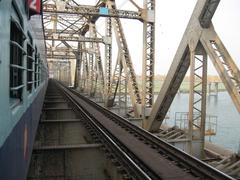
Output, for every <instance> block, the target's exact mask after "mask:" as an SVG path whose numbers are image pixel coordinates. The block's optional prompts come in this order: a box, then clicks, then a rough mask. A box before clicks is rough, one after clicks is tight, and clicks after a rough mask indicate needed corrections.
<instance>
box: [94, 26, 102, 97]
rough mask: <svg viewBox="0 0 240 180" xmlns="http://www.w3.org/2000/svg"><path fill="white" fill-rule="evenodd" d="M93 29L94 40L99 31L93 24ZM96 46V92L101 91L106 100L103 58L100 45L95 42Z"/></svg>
mask: <svg viewBox="0 0 240 180" xmlns="http://www.w3.org/2000/svg"><path fill="white" fill-rule="evenodd" d="M92 28H93V38H97V30H96V25H95V24H92ZM93 44H94V52H95V61H96V62H95V64H96V71H95V78H96V80H95V83H96V84H95V87H96V88H97V89H95V91H99V94H100V95H101V96H102V99H104V89H105V82H104V73H103V66H102V58H101V53H100V46H99V43H97V42H95V43H93Z"/></svg>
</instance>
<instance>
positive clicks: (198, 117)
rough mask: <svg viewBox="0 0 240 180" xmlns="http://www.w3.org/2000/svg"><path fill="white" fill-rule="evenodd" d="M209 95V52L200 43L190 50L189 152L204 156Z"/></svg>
mask: <svg viewBox="0 0 240 180" xmlns="http://www.w3.org/2000/svg"><path fill="white" fill-rule="evenodd" d="M206 95H207V54H206V51H205V49H204V48H203V47H202V45H201V44H200V43H199V44H198V46H197V48H196V49H195V50H193V49H191V52H190V94H189V126H188V135H189V140H190V142H189V153H191V154H192V155H194V156H196V157H198V158H200V159H202V158H204V137H205V120H206Z"/></svg>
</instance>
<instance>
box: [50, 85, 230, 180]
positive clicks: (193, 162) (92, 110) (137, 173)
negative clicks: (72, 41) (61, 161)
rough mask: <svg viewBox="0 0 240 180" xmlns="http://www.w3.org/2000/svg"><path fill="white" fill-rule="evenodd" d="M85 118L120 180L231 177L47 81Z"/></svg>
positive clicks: (76, 93)
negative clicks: (117, 172)
mask: <svg viewBox="0 0 240 180" xmlns="http://www.w3.org/2000/svg"><path fill="white" fill-rule="evenodd" d="M50 83H51V84H52V85H53V86H56V88H57V89H59V90H60V92H61V93H62V95H63V96H65V98H66V99H68V101H69V102H70V103H71V104H72V105H73V107H74V109H75V111H76V112H78V113H79V114H80V116H82V117H83V118H84V119H85V120H84V121H83V124H84V126H85V127H86V128H87V129H88V131H89V133H90V134H91V136H92V137H93V139H94V140H95V142H96V143H101V144H103V147H102V149H103V151H104V152H105V154H106V156H107V158H108V159H111V161H112V162H113V164H114V165H115V166H116V167H117V169H118V170H119V172H121V174H123V177H124V179H232V178H231V177H230V176H228V175H226V174H224V173H222V172H220V171H218V170H216V169H214V168H212V167H211V166H209V165H207V164H205V163H203V162H202V161H200V160H198V159H196V158H194V157H192V156H189V155H188V154H186V153H184V152H183V151H181V150H178V149H176V148H175V147H174V146H172V145H170V144H168V143H166V142H164V141H162V140H161V139H159V138H158V137H156V136H154V135H152V134H150V133H149V132H147V131H145V130H143V129H141V128H139V127H137V126H135V125H133V124H131V123H129V122H128V121H127V120H126V119H124V118H122V117H120V116H118V115H116V114H114V113H112V112H111V111H109V110H107V109H105V108H103V107H101V106H99V105H97V104H96V103H94V102H92V101H91V100H89V99H88V98H86V97H84V96H82V95H80V94H79V93H78V92H77V91H75V90H73V89H70V88H67V87H65V86H64V85H63V84H60V83H59V82H57V81H54V80H50Z"/></svg>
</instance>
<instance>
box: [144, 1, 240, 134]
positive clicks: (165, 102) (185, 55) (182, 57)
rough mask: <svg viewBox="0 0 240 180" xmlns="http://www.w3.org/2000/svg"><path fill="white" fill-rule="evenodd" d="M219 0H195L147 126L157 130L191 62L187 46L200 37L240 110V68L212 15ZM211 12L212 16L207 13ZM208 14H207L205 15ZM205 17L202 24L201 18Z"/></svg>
mask: <svg viewBox="0 0 240 180" xmlns="http://www.w3.org/2000/svg"><path fill="white" fill-rule="evenodd" d="M219 2H220V0H198V2H197V4H196V6H195V9H194V11H193V14H192V17H191V19H190V21H189V23H188V26H187V28H186V30H185V33H184V35H183V38H182V40H181V43H180V45H179V47H178V50H177V52H176V55H175V57H174V59H173V63H172V65H171V67H170V69H169V72H168V74H167V76H166V79H165V81H164V84H163V86H162V88H161V90H160V93H159V95H158V98H157V100H156V102H155V104H154V106H153V109H152V111H151V115H150V117H149V118H148V123H147V130H149V131H158V129H159V127H160V126H161V124H162V122H163V120H164V118H165V115H166V114H167V111H168V109H169V107H170V105H171V103H172V101H173V99H174V97H175V95H176V93H177V91H178V88H179V86H180V84H181V82H182V80H183V78H184V76H185V74H186V72H187V70H188V68H189V65H190V50H189V46H190V45H191V47H196V46H197V44H198V42H199V41H200V42H201V44H202V46H203V47H204V49H205V51H206V52H207V54H208V55H209V56H210V58H211V60H212V62H213V64H214V66H215V68H216V70H217V72H218V73H219V76H220V77H221V79H222V81H223V83H224V85H225V87H226V89H227V91H228V93H229V94H230V96H231V98H232V100H233V102H234V104H235V106H236V108H237V110H238V111H239V112H240V95H239V91H240V83H239V79H240V73H239V69H238V67H237V66H236V64H235V63H234V61H233V59H232V58H231V56H230V55H229V53H228V51H227V49H226V48H225V47H224V45H223V43H222V41H221V40H220V38H219V37H218V35H217V34H216V32H215V30H214V27H213V25H212V23H211V18H212V16H213V14H214V12H215V10H216V8H217V6H218V4H219ZM209 12H211V16H209ZM207 17H208V18H207ZM203 19H204V25H203V24H202V23H203V21H202V20H203Z"/></svg>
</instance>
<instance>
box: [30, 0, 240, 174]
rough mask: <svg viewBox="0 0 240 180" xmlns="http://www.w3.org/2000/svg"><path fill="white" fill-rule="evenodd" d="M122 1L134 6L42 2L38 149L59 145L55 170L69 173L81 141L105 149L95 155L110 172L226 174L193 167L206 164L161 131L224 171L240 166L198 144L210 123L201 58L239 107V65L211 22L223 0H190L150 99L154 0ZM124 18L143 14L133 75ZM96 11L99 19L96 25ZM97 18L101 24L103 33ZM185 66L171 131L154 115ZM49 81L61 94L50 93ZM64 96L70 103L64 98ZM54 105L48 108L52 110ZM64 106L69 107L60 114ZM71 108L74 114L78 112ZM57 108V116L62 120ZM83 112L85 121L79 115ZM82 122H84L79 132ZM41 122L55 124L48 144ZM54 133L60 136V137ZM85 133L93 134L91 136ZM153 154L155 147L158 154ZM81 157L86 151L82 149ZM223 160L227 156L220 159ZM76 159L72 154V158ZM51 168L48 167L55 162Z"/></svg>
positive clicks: (165, 105) (43, 152) (110, 0)
mask: <svg viewBox="0 0 240 180" xmlns="http://www.w3.org/2000/svg"><path fill="white" fill-rule="evenodd" d="M128 3H130V4H131V6H132V7H133V8H132V9H131V10H123V9H121V8H119V7H118V2H116V1H114V0H107V1H98V2H97V3H96V4H95V5H82V4H81V3H80V2H78V1H74V0H69V1H58V0H55V1H50V0H46V1H44V2H43V25H44V38H45V42H46V50H47V52H46V54H47V60H48V66H49V77H51V78H53V79H55V81H53V80H52V81H50V82H49V88H48V89H49V90H48V91H47V92H48V93H47V95H46V98H45V103H44V108H43V119H42V121H41V123H40V124H41V125H40V127H39V128H40V129H39V130H38V131H39V133H40V135H39V139H38V140H39V142H40V144H41V143H43V144H41V146H40V147H38V146H37V147H38V148H36V152H37V153H36V154H37V155H36V158H37V159H38V158H40V159H41V158H42V156H43V157H45V156H47V157H48V155H49V154H48V153H49V152H52V150H53V149H54V150H57V151H58V152H59V153H60V152H61V153H62V154H61V153H60V154H61V155H59V156H58V157H56V159H57V158H60V159H62V160H64V163H63V164H61V165H60V164H59V166H61V168H62V173H63V174H65V175H66V173H69V170H68V166H70V165H69V163H71V161H70V160H69V159H71V158H74V157H75V156H76V159H77V158H80V156H82V155H81V154H80V152H82V151H84V150H82V149H91V151H93V152H95V149H102V150H103V152H102V151H101V153H104V154H106V157H107V160H106V159H104V158H103V159H104V160H103V159H101V160H100V162H101V163H102V164H105V165H104V167H105V168H106V169H107V170H106V173H107V175H108V176H110V177H113V174H114V173H113V172H115V171H116V172H117V173H116V174H118V175H119V174H121V178H123V179H124V178H126V179H128V178H135V179H142V178H143V179H145V178H146V179H168V178H178V177H184V179H185V178H186V179H187V178H189V179H192V178H193V177H195V178H199V177H201V178H202V177H204V178H205V176H207V175H208V174H210V175H212V177H207V178H213V179H218V178H226V177H220V176H223V175H222V174H221V173H220V172H218V171H215V172H214V173H209V171H212V170H211V168H210V167H208V166H205V167H202V168H199V166H204V165H202V164H201V163H200V162H199V161H198V160H196V159H194V158H192V157H191V158H190V157H189V156H188V155H186V154H185V153H183V152H181V151H179V152H178V151H177V150H176V149H175V148H173V147H172V146H171V145H169V144H166V143H165V142H163V141H162V140H160V139H158V137H160V138H163V139H165V141H168V142H169V143H171V144H173V145H175V146H177V147H178V148H180V149H181V150H183V151H185V152H186V153H188V154H190V155H192V156H195V157H196V158H199V159H201V160H204V159H205V160H206V162H210V163H209V164H211V165H213V166H215V167H218V168H219V169H220V170H222V171H223V172H225V173H228V174H229V175H231V176H234V177H237V176H238V173H239V171H238V169H239V167H238V166H237V165H236V164H238V160H239V158H237V157H235V158H233V156H230V157H229V156H228V157H223V156H222V157H220V156H216V155H213V154H211V153H210V154H209V151H206V147H205V135H206V134H207V133H211V132H212V129H206V119H207V114H206V97H207V86H208V82H207V64H208V63H207V62H208V59H209V60H211V61H212V63H213V65H214V67H215V69H216V71H217V72H218V74H219V77H220V79H221V81H222V83H223V84H224V86H225V88H226V90H227V92H228V93H229V95H230V97H231V98H232V101H233V103H234V105H235V107H236V109H237V110H238V111H240V94H239V92H240V81H239V79H240V71H239V68H238V67H237V65H236V64H235V63H234V60H233V59H232V57H231V56H230V54H229V52H228V51H227V49H226V48H225V46H224V44H223V42H222V41H221V39H220V37H219V36H218V34H217V33H216V30H215V29H214V25H213V23H212V18H213V16H214V13H215V11H216V10H217V7H218V5H219V3H220V0H198V1H197V3H196V6H195V8H194V10H193V12H192V16H191V18H190V20H189V23H188V25H187V27H186V30H185V32H184V34H183V37H182V40H181V42H180V44H179V47H178V49H177V52H176V54H175V56H174V59H173V61H172V65H171V66H170V69H169V71H168V73H167V75H166V78H165V80H164V82H163V85H162V87H161V89H160V92H159V94H158V96H157V99H156V100H154V83H155V80H154V76H155V73H154V65H155V51H156V48H155V39H156V33H158V32H156V27H155V26H156V25H155V21H156V18H155V14H156V12H155V11H156V4H155V3H156V2H155V0H144V1H143V4H142V5H140V4H138V2H136V1H134V0H129V2H128ZM123 19H125V21H126V20H127V19H129V20H132V21H140V23H142V31H141V32H142V34H140V35H142V39H143V47H142V52H141V53H142V74H141V79H139V78H138V77H137V76H136V72H135V71H136V70H135V68H134V64H133V60H132V58H131V55H130V50H129V47H128V43H127V38H126V35H125V33H124V26H123V23H122V21H123ZM98 21H101V23H100V25H98ZM99 28H102V29H104V30H102V32H103V33H101V30H99ZM136 33H137V32H136ZM114 38H115V41H114ZM114 42H115V44H116V45H115V46H114V45H113V43H114ZM114 48H115V49H116V50H115V49H114ZM115 51H116V52H117V53H116V52H115ZM114 53H115V54H117V55H114ZM102 54H104V56H102ZM115 56H116V57H115ZM113 58H116V59H113ZM113 62H115V64H113ZM188 69H189V71H190V74H189V81H190V87H189V112H188V113H187V129H185V130H181V129H178V128H177V127H175V128H177V129H174V131H172V129H171V128H170V129H168V128H167V130H166V129H165V130H163V129H162V128H161V127H162V126H161V125H162V123H163V121H164V119H165V118H166V116H167V112H168V110H169V107H170V105H171V103H172V101H173V99H174V97H175V95H176V94H177V92H178V89H179V87H180V85H181V83H182V81H183V79H184V77H185V75H186V73H187V71H188ZM57 81H58V82H57ZM140 84H141V86H140ZM67 86H68V87H67ZM53 87H54V88H56V91H57V92H59V94H58V93H56V95H54V94H55V93H54V90H53ZM69 88H70V89H69ZM57 89H58V90H57ZM60 94H61V95H60ZM61 96H63V99H64V102H63V101H62V97H61ZM86 97H88V98H89V99H91V100H93V101H94V102H95V103H97V104H95V103H93V102H91V101H89V100H88V99H87V98H86ZM55 100H56V102H55ZM65 101H66V102H65ZM69 103H70V104H71V106H70V107H71V108H72V109H71V108H69V106H68V105H69ZM64 104H65V105H64ZM66 104H68V105H66ZM89 104H91V105H89ZM61 105H63V106H61ZM91 106H93V107H91ZM76 109H77V110H76ZM75 110H76V112H77V113H76V112H75ZM73 111H74V112H75V113H76V114H74V113H73ZM110 111H112V112H113V113H115V114H113V113H111V112H110ZM54 112H55V113H56V114H55V115H53V113H54ZM73 114H74V115H73ZM117 114H118V115H117ZM65 115H67V117H66V118H65ZM68 116H69V117H68ZM72 116H74V118H73V119H72V118H70V117H72ZM75 116H77V117H78V116H79V117H80V118H77V119H75ZM120 116H122V117H125V118H127V119H128V120H129V121H130V122H131V121H132V122H135V124H137V126H139V127H141V128H143V129H139V128H138V127H135V126H132V125H131V124H129V123H128V122H127V121H126V120H125V119H123V118H121V117H120ZM62 117H64V118H63V120H62ZM48 119H49V121H48ZM50 119H51V121H50ZM85 119H88V121H89V122H85ZM52 120H53V121H52ZM48 124H49V127H50V128H52V129H58V130H49V129H48ZM75 124H76V126H75V127H74V129H75V128H76V127H77V126H78V125H77V124H79V126H80V124H82V125H81V128H79V129H78V130H77V129H76V130H70V129H69V131H70V132H67V130H66V132H65V130H64V129H65V127H68V128H69V127H73V126H74V125H75ZM82 126H83V127H84V128H85V129H87V130H84V131H83V132H81V131H80V129H82V128H83V127H82ZM56 127H57V128H56ZM62 128H63V129H62ZM55 131H56V132H55ZM71 131H73V136H77V135H75V133H77V134H78V133H80V134H81V136H82V137H83V138H86V139H84V141H86V142H85V143H86V144H87V145H85V144H84V145H82V144H81V140H80V139H78V138H79V137H78V138H77V139H78V140H77V139H76V142H77V141H79V142H78V143H77V145H73V144H71V143H70V144H68V145H65V143H63V144H64V145H62V144H61V142H62V141H65V138H66V139H68V138H70V137H72V136H70V135H71ZM85 131H86V132H85ZM87 131H88V132H87ZM47 132H51V133H50V135H51V134H52V133H53V132H54V133H53V134H54V137H52V138H53V140H54V143H53V144H51V143H52V142H51V143H50V146H46V145H44V143H46V142H48V141H51V137H50V135H47ZM62 133H63V135H62ZM65 133H67V134H66V135H65ZM68 133H70V135H68ZM82 133H83V134H84V133H87V135H85V134H84V135H83V134H82ZM150 133H152V134H154V135H155V136H152V135H151V134H150ZM163 134H164V135H163ZM42 136H43V137H44V138H43V137H42ZM55 136H56V137H55ZM65 136H66V137H65ZM42 138H43V139H42ZM45 138H47V139H45ZM48 138H50V140H48ZM55 138H57V139H58V140H57V142H55V140H56V139H55ZM62 138H63V139H62ZM89 139H91V140H89ZM42 141H43V142H42ZM69 141H71V140H69ZM37 142H38V141H37ZM89 142H91V143H90V144H88V143H89ZM55 143H57V144H55ZM58 143H60V144H58ZM111 143H113V144H114V147H112V144H111ZM37 144H38V143H37ZM132 148H133V149H132ZM72 149H74V151H78V153H77V152H76V154H75V156H73V155H72V153H73V151H72ZM69 151H70V152H71V153H69ZM34 152H35V150H34ZM116 152H117V153H116ZM178 153H180V154H179V155H178ZM67 154H71V155H67ZM157 156H159V162H158V160H157ZM99 157H101V155H99ZM45 158H46V157H45ZM81 158H83V159H84V157H81ZM145 158H146V159H145ZM151 158H152V161H151V160H150V159H151ZM188 158H190V159H189V160H188ZM211 159H212V160H211ZM233 159H234V160H233ZM54 160H55V159H54ZM71 160H72V159H71ZM88 160H89V161H90V159H88V158H86V159H85V160H84V161H88ZM224 160H225V161H224ZM36 162H38V161H36ZM39 162H40V161H39ZM100 162H99V163H100ZM109 162H110V164H112V163H113V164H117V165H115V166H114V168H113V169H114V171H113V172H112V169H111V168H112V167H111V168H110V169H111V170H110V171H109V167H107V165H108V163H109ZM169 162H170V163H169ZM225 162H228V163H229V165H226V164H224V163H225ZM74 163H77V162H75V161H74ZM101 163H100V164H101ZM148 163H149V164H148ZM185 163H186V164H185ZM90 164H91V163H90ZM100 164H96V166H100ZM106 164H107V165H106ZM40 165H41V166H45V163H43V162H41V163H40ZM75 165H76V164H74V167H75ZM168 165H169V166H168ZM35 166H38V165H36V164H35V163H34V162H33V167H35ZM72 166H73V165H71V167H72ZM196 167H197V168H196ZM222 167H223V168H222ZM75 168H76V169H74V170H73V172H72V174H71V175H72V177H74V176H75V175H76V176H77V174H78V172H77V165H76V167H75ZM175 168H176V170H174V169H175ZM54 169H55V168H54ZM199 169H203V171H204V172H199V171H200V170H199ZM205 169H206V171H205ZM56 171H57V170H53V172H56ZM119 172H120V173H119ZM173 172H175V173H173ZM75 173H76V174H75ZM79 173H80V172H79ZM202 173H203V174H202ZM215 173H216V174H215ZM30 174H31V173H30ZM33 174H34V173H33ZM85 174H86V173H85ZM215 175H216V177H214V176H215ZM217 176H219V177H217Z"/></svg>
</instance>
